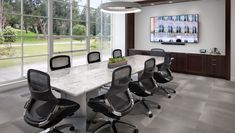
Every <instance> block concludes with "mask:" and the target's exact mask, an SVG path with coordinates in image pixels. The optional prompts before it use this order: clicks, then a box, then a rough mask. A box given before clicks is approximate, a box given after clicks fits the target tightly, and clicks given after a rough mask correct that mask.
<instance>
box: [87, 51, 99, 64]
mask: <svg viewBox="0 0 235 133" xmlns="http://www.w3.org/2000/svg"><path fill="white" fill-rule="evenodd" d="M100 61H101V59H100V52H98V51H95V52H90V53H88V55H87V62H88V63H89V64H90V63H96V62H100Z"/></svg>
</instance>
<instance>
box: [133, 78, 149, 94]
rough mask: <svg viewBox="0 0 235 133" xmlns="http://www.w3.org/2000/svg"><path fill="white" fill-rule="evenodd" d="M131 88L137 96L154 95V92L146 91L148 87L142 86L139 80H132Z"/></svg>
mask: <svg viewBox="0 0 235 133" xmlns="http://www.w3.org/2000/svg"><path fill="white" fill-rule="evenodd" d="M129 89H130V91H131V92H132V93H134V94H135V95H137V96H141V97H148V96H150V95H152V93H146V89H143V88H142V86H140V84H139V81H134V82H130V84H129Z"/></svg>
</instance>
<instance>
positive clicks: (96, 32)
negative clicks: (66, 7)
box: [90, 23, 101, 36]
mask: <svg viewBox="0 0 235 133" xmlns="http://www.w3.org/2000/svg"><path fill="white" fill-rule="evenodd" d="M90 35H91V36H101V24H100V23H90Z"/></svg>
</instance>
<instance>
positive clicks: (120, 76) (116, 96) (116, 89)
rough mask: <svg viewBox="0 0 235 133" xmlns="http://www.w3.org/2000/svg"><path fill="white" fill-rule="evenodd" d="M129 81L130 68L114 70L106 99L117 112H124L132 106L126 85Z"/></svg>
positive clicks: (124, 67)
mask: <svg viewBox="0 0 235 133" xmlns="http://www.w3.org/2000/svg"><path fill="white" fill-rule="evenodd" d="M130 81H131V66H129V65H128V66H123V67H120V68H117V69H116V70H114V72H113V75H112V83H111V87H110V89H109V91H108V92H107V93H106V95H105V96H106V98H107V99H108V101H109V103H110V104H111V105H112V106H113V107H114V109H115V110H116V111H118V112H122V113H123V112H125V111H127V110H128V109H130V107H131V106H132V101H131V98H130V92H129V90H128V85H129V83H130Z"/></svg>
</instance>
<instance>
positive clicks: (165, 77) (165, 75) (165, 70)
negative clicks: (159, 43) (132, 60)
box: [150, 49, 176, 98]
mask: <svg viewBox="0 0 235 133" xmlns="http://www.w3.org/2000/svg"><path fill="white" fill-rule="evenodd" d="M150 54H151V55H152V56H163V57H164V63H163V64H161V65H159V66H157V68H158V71H155V72H154V74H153V78H154V80H155V81H156V84H157V86H158V89H159V90H162V91H163V92H164V93H165V94H166V95H167V97H168V98H171V95H170V92H169V91H171V92H172V93H176V91H175V90H174V89H171V88H167V89H166V88H164V87H163V86H162V85H161V84H164V83H168V82H170V81H172V80H173V76H172V74H171V70H170V66H171V56H170V55H169V54H167V53H165V51H164V50H163V49H152V50H151V52H150Z"/></svg>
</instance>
